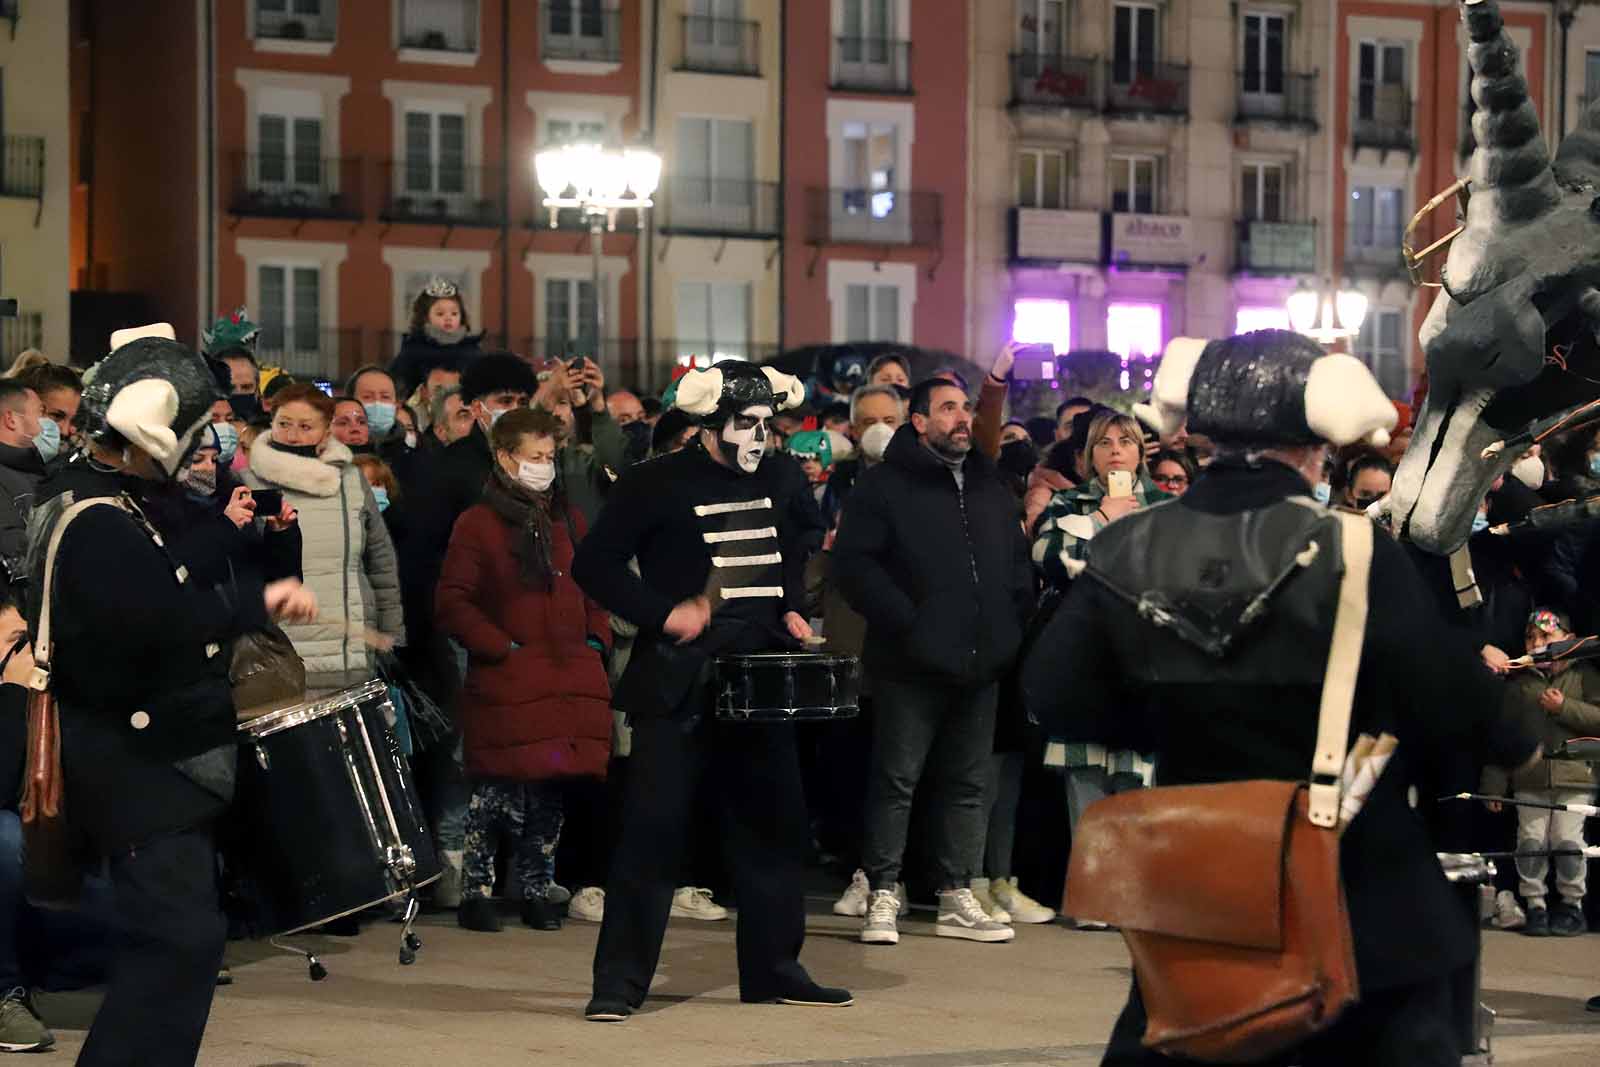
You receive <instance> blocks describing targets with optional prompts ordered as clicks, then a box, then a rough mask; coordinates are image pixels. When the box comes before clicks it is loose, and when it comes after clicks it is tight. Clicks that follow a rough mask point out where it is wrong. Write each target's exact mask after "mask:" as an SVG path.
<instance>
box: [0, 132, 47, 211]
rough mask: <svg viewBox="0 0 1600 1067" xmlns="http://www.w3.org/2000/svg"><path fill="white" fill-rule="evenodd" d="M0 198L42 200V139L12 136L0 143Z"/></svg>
mask: <svg viewBox="0 0 1600 1067" xmlns="http://www.w3.org/2000/svg"><path fill="white" fill-rule="evenodd" d="M0 196H14V197H19V198H21V199H25V200H42V199H44V138H43V137H12V136H7V137H6V138H4V141H3V143H0Z"/></svg>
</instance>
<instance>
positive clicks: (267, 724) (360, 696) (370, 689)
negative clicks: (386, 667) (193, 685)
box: [239, 679, 389, 741]
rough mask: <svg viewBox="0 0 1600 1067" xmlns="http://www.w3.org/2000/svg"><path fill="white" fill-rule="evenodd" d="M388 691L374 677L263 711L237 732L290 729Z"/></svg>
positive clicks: (255, 736) (267, 733) (260, 734)
mask: <svg viewBox="0 0 1600 1067" xmlns="http://www.w3.org/2000/svg"><path fill="white" fill-rule="evenodd" d="M388 691H389V687H388V686H386V685H384V683H383V682H382V681H380V680H378V679H374V680H372V681H370V682H364V683H363V684H361V685H358V686H353V687H351V688H349V689H345V690H342V691H340V692H338V693H335V694H334V695H333V696H330V697H323V698H322V699H321V700H316V701H311V702H308V703H305V704H296V705H295V706H294V707H292V708H283V709H281V710H279V711H274V712H271V713H270V714H267V715H263V716H261V717H260V718H259V719H252V720H250V721H249V722H247V723H245V724H244V725H242V726H240V727H239V733H240V734H241V735H242V736H243V737H244V738H246V739H248V740H252V741H259V740H261V739H262V738H264V737H271V736H272V735H273V734H278V733H282V732H283V731H285V730H292V729H294V728H295V727H296V726H304V725H305V724H306V723H308V722H315V721H316V720H318V719H323V718H327V717H328V716H329V715H337V714H338V713H339V712H341V711H344V710H345V709H347V708H353V707H360V706H361V705H362V704H365V703H366V702H367V701H369V700H371V699H372V698H373V697H376V696H383V695H387V693H388Z"/></svg>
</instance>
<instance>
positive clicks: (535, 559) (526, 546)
mask: <svg viewBox="0 0 1600 1067" xmlns="http://www.w3.org/2000/svg"><path fill="white" fill-rule="evenodd" d="M558 489H559V487H556V486H552V487H551V488H550V489H549V490H548V491H546V492H543V493H535V492H533V491H532V490H530V489H528V488H526V487H525V486H523V485H521V484H520V483H518V482H517V481H516V480H515V479H513V478H512V477H511V476H509V475H508V474H506V472H505V471H504V470H502V469H501V467H500V465H499V464H498V463H496V464H494V465H493V466H492V467H491V468H490V470H489V480H488V482H486V483H485V484H484V487H483V502H484V503H485V504H488V505H489V507H490V509H492V510H493V511H494V513H495V514H496V515H498V516H500V518H501V519H503V520H504V521H505V522H506V523H507V524H508V525H509V526H511V527H512V528H514V529H516V530H518V531H520V535H521V536H520V537H519V538H518V540H517V544H516V547H515V548H513V549H512V550H511V551H512V555H514V556H515V557H516V558H517V561H518V562H519V563H521V564H522V580H523V581H525V582H527V583H528V585H529V586H531V587H532V588H534V589H538V590H540V591H541V592H545V593H548V592H550V590H551V589H552V588H554V586H555V579H556V578H557V577H559V576H560V574H561V572H560V571H558V570H556V568H555V563H554V562H553V561H552V558H551V552H552V546H551V541H550V530H551V527H550V522H551V513H552V512H555V511H559V512H560V513H561V517H562V518H563V519H564V520H565V521H566V524H567V536H568V537H569V538H571V540H572V543H573V545H577V543H578V535H577V531H576V530H575V529H574V528H573V525H572V510H571V509H570V508H568V507H567V504H566V501H565V500H564V499H561V498H560V497H559V496H558V495H557V494H558Z"/></svg>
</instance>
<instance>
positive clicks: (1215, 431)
mask: <svg viewBox="0 0 1600 1067" xmlns="http://www.w3.org/2000/svg"><path fill="white" fill-rule="evenodd" d="M1190 343H1191V344H1193V345H1195V346H1197V349H1199V351H1200V354H1199V355H1198V358H1195V356H1194V351H1195V350H1191V351H1190V356H1189V358H1179V357H1178V356H1175V355H1174V350H1173V349H1172V348H1169V349H1168V354H1167V356H1166V357H1165V359H1164V360H1163V364H1162V368H1161V371H1160V373H1159V374H1158V375H1157V380H1156V383H1155V393H1156V400H1157V409H1156V410H1157V411H1158V413H1159V418H1160V419H1161V420H1162V421H1163V422H1164V425H1163V426H1162V427H1161V429H1162V431H1163V432H1164V433H1166V432H1170V431H1171V430H1172V429H1174V428H1176V426H1178V425H1180V424H1182V422H1183V420H1184V418H1185V417H1187V420H1188V428H1189V432H1190V433H1200V434H1204V435H1206V436H1207V437H1208V438H1210V439H1211V440H1213V441H1214V442H1216V444H1217V447H1218V449H1219V452H1218V456H1217V458H1216V460H1215V461H1214V462H1213V463H1212V464H1211V466H1209V467H1207V468H1206V470H1205V471H1204V472H1202V473H1201V475H1200V477H1199V479H1198V480H1196V482H1195V483H1194V485H1193V486H1191V487H1190V489H1189V491H1188V493H1187V494H1185V495H1184V496H1183V497H1181V498H1180V499H1178V500H1175V501H1172V502H1168V503H1164V504H1161V505H1158V506H1156V507H1151V508H1146V509H1144V510H1142V511H1139V512H1135V513H1134V514H1132V515H1129V516H1127V517H1125V518H1122V519H1119V520H1117V521H1116V522H1114V523H1112V524H1111V525H1110V526H1107V527H1106V528H1105V529H1103V530H1102V531H1100V533H1098V534H1097V535H1096V536H1095V539H1094V544H1093V547H1092V549H1091V552H1090V557H1089V566H1088V569H1087V570H1086V571H1085V572H1084V577H1081V578H1079V579H1078V581H1077V582H1076V583H1075V586H1074V589H1073V593H1072V595H1071V597H1069V598H1068V600H1067V601H1066V603H1065V604H1064V605H1063V607H1062V608H1061V610H1060V611H1059V612H1058V614H1057V615H1056V616H1055V618H1054V619H1052V620H1051V622H1050V624H1049V626H1048V628H1047V629H1046V630H1045V631H1044V633H1043V634H1042V635H1041V636H1040V638H1039V640H1038V643H1037V644H1036V645H1035V646H1034V649H1033V651H1032V653H1031V654H1030V655H1029V657H1028V661H1027V663H1026V664H1025V665H1024V671H1023V686H1024V693H1025V694H1026V697H1027V702H1028V704H1029V710H1030V711H1031V712H1034V713H1037V714H1038V715H1039V716H1040V717H1041V718H1043V719H1045V720H1046V722H1047V725H1049V726H1050V728H1051V732H1052V734H1054V735H1056V736H1060V737H1063V738H1065V739H1067V740H1069V741H1079V742H1089V743H1093V744H1102V745H1106V746H1108V747H1114V748H1125V749H1136V750H1138V751H1140V752H1145V753H1153V754H1154V755H1155V757H1156V768H1157V771H1156V779H1157V784H1158V785H1188V784H1199V783H1212V782H1231V781H1241V780H1245V779H1258V778H1268V779H1278V780H1290V781H1294V780H1304V779H1306V778H1307V777H1308V775H1309V773H1310V769H1311V765H1312V749H1313V747H1314V745H1315V740H1316V733H1317V723H1318V709H1319V706H1320V701H1321V693H1322V683H1323V679H1324V677H1325V672H1326V669H1327V657H1328V654H1329V646H1330V641H1331V639H1332V626H1333V617H1334V609H1335V605H1336V603H1337V601H1338V597H1339V574H1340V571H1341V568H1340V566H1339V556H1338V554H1337V553H1338V551H1339V550H1338V548H1337V546H1338V545H1339V544H1340V543H1341V542H1340V537H1339V531H1338V527H1337V520H1336V519H1335V517H1334V516H1332V515H1330V514H1329V513H1328V512H1327V511H1326V510H1325V509H1324V508H1322V507H1321V506H1319V505H1317V504H1315V503H1314V502H1313V501H1312V499H1311V486H1312V484H1313V483H1314V482H1316V481H1317V480H1318V479H1319V478H1320V477H1321V471H1322V464H1323V459H1324V457H1325V455H1326V453H1327V445H1328V444H1330V443H1331V444H1334V445H1338V446H1344V445H1348V444H1353V443H1355V442H1357V441H1363V440H1367V441H1371V442H1372V443H1374V444H1381V443H1383V442H1384V441H1386V440H1387V429H1388V428H1389V427H1390V426H1392V425H1393V423H1394V411H1393V407H1392V405H1390V404H1389V402H1388V400H1387V399H1386V398H1385V397H1384V395H1383V392H1382V390H1381V389H1379V388H1378V385H1377V382H1376V381H1375V380H1373V379H1372V376H1371V374H1370V372H1368V371H1367V370H1366V368H1365V367H1364V366H1363V365H1362V364H1360V363H1359V362H1357V361H1356V360H1355V359H1354V358H1353V357H1350V356H1347V355H1331V356H1330V355H1324V353H1323V352H1322V350H1321V348H1320V347H1319V346H1318V345H1317V344H1316V342H1314V341H1311V340H1309V339H1307V338H1305V337H1302V336H1300V335H1298V334H1292V333H1289V332H1288V331H1278V330H1266V331H1260V332H1257V333H1253V334H1245V335H1243V336H1240V337H1233V338H1229V339H1227V340H1223V341H1215V342H1211V343H1210V344H1203V343H1201V342H1190ZM1202 345H1203V347H1201V346H1202ZM1313 368H1316V371H1315V374H1313ZM1313 427H1315V429H1313ZM1312 543H1315V544H1317V546H1318V551H1317V552H1314V553H1311V552H1308V549H1309V546H1310V545H1311V544H1312ZM1325 545H1333V546H1335V547H1334V548H1333V550H1332V551H1330V552H1327V553H1323V552H1322V551H1321V548H1322V547H1323V546H1325ZM1319 556H1320V557H1321V558H1322V560H1323V562H1322V563H1321V564H1319V565H1317V566H1313V564H1314V563H1316V561H1317V559H1318V557H1319ZM1286 565H1287V567H1288V569H1287V570H1285V569H1284V567H1285V566H1286ZM1284 574H1288V575H1289V577H1288V578H1287V579H1286V580H1284V579H1283V578H1282V575H1284ZM1367 584H1368V597H1369V608H1368V611H1367V616H1366V629H1365V637H1364V644H1363V648H1362V656H1361V666H1360V672H1359V675H1358V678H1357V684H1356V692H1355V702H1354V707H1353V709H1352V713H1351V737H1352V738H1353V737H1355V736H1356V735H1357V734H1359V733H1367V734H1371V735H1372V736H1374V737H1376V736H1379V735H1380V734H1382V733H1385V732H1387V733H1390V734H1393V735H1395V736H1396V737H1398V738H1399V746H1398V748H1397V749H1396V751H1395V753H1394V756H1393V757H1392V758H1391V760H1390V762H1389V765H1388V767H1387V769H1386V770H1385V771H1384V773H1383V774H1382V776H1381V777H1380V778H1379V780H1378V782H1377V785H1376V786H1375V788H1374V789H1373V791H1372V793H1371V795H1370V797H1369V798H1368V799H1367V801H1366V804H1365V807H1364V808H1363V809H1362V810H1361V811H1360V813H1359V814H1358V815H1357V816H1356V817H1355V819H1354V821H1352V822H1351V823H1350V825H1349V827H1348V829H1346V830H1345V831H1344V833H1343V836H1342V838H1341V842H1340V856H1341V873H1342V875H1343V881H1344V886H1345V893H1346V899H1347V902H1348V907H1349V915H1350V924H1351V930H1352V934H1353V936H1354V942H1355V957H1356V969H1357V974H1358V977H1359V985H1360V991H1361V1002H1360V1003H1359V1004H1358V1005H1356V1006H1355V1007H1354V1008H1352V1009H1350V1010H1349V1011H1348V1012H1347V1013H1346V1014H1345V1015H1344V1016H1343V1017H1342V1018H1341V1019H1340V1020H1339V1021H1338V1022H1337V1023H1336V1024H1335V1025H1334V1026H1332V1027H1331V1028H1329V1029H1328V1030H1326V1031H1324V1032H1323V1033H1321V1034H1319V1035H1317V1036H1316V1037H1315V1038H1313V1039H1312V1040H1311V1041H1309V1042H1307V1043H1305V1044H1304V1045H1303V1046H1301V1047H1299V1048H1297V1049H1294V1050H1292V1051H1291V1053H1289V1054H1286V1055H1284V1056H1283V1057H1282V1058H1281V1059H1273V1060H1271V1061H1270V1062H1271V1063H1273V1064H1277V1063H1296V1064H1304V1065H1306V1067H1333V1065H1339V1067H1345V1065H1349V1064H1357V1063H1359V1064H1362V1065H1364V1067H1435V1065H1441V1067H1442V1065H1446V1064H1458V1063H1460V1059H1461V1045H1460V1039H1459V1037H1458V1035H1457V1033H1456V1032H1455V1029H1454V1024H1453V1021H1452V1012H1453V1010H1454V1006H1453V1004H1452V1001H1451V985H1450V980H1449V979H1450V975H1451V974H1452V972H1454V971H1456V970H1458V969H1460V968H1463V967H1465V966H1468V965H1470V963H1471V962H1472V960H1473V958H1474V948H1475V932H1474V927H1475V924H1476V921H1477V916H1476V911H1475V909H1474V908H1470V907H1467V906H1464V904H1463V902H1462V901H1461V899H1460V898H1459V896H1457V895H1456V893H1455V892H1454V891H1453V890H1452V889H1451V888H1450V886H1449V885H1448V884H1447V883H1446V881H1445V878H1444V875H1443V873H1442V871H1441V870H1440V867H1439V862H1438V859H1437V857H1436V855H1435V852H1436V849H1437V846H1436V844H1435V843H1434V841H1433V840H1432V839H1431V838H1430V836H1429V834H1428V830H1427V828H1426V826H1425V825H1424V823H1423V820H1422V818H1421V817H1420V815H1419V814H1418V812H1417V811H1416V810H1415V808H1414V807H1413V806H1412V804H1411V803H1410V802H1409V801H1408V796H1407V794H1408V790H1409V789H1417V790H1418V791H1419V792H1423V791H1425V790H1426V788H1427V787H1426V785H1425V784H1421V783H1425V782H1426V779H1427V777H1428V776H1429V773H1430V772H1431V766H1430V765H1432V764H1434V763H1435V762H1437V761H1438V759H1439V758H1440V757H1441V756H1449V755H1452V754H1453V753H1455V752H1457V751H1470V752H1472V753H1473V754H1474V755H1475V756H1476V758H1477V762H1478V763H1480V764H1481V763H1482V762H1484V761H1485V760H1488V761H1492V762H1494V763H1498V764H1503V765H1506V766H1517V765H1519V764H1522V763H1524V761H1526V760H1528V759H1529V757H1530V756H1533V755H1536V754H1537V742H1536V740H1535V738H1534V737H1533V735H1531V734H1530V733H1527V732H1526V729H1525V727H1524V726H1523V725H1522V724H1521V723H1519V722H1517V721H1515V720H1511V719H1507V718H1503V717H1502V716H1501V714H1500V703H1499V699H1498V695H1499V694H1498V687H1497V686H1496V685H1495V684H1494V682H1493V680H1492V678H1491V677H1490V675H1489V673H1488V671H1487V669H1486V668H1485V667H1484V666H1483V665H1482V664H1481V663H1480V662H1479V659H1478V655H1477V653H1476V651H1475V650H1474V648H1473V647H1472V645H1471V644H1470V643H1468V642H1466V641H1463V640H1461V639H1460V636H1461V635H1460V633H1459V632H1458V631H1456V630H1453V629H1451V628H1449V627H1447V626H1446V625H1444V623H1443V622H1442V620H1441V619H1440V618H1439V617H1438V615H1437V613H1436V612H1435V610H1434V609H1433V606H1432V603H1431V601H1432V599H1433V598H1432V597H1430V596H1429V594H1428V592H1427V591H1426V590H1425V589H1424V588H1423V586H1422V583H1421V581H1420V580H1419V578H1418V575H1417V572H1416V570H1415V569H1414V568H1413V567H1412V565H1411V563H1410V561H1409V560H1408V559H1407V558H1406V554H1405V550H1404V549H1403V548H1402V547H1401V546H1400V545H1399V544H1397V543H1396V542H1395V541H1393V540H1392V539H1391V538H1388V537H1385V536H1383V535H1382V534H1379V535H1377V536H1375V537H1374V538H1373V552H1372V569H1371V575H1370V577H1369V580H1368V583H1367ZM1263 604H1265V606H1266V607H1265V616H1264V617H1260V612H1259V610H1258V609H1260V607H1261V606H1262V605H1263ZM1247 605H1248V608H1249V609H1250V610H1248V611H1247V610H1245V609H1246V606H1247ZM1257 617H1260V621H1259V622H1255V621H1254V620H1255V619H1256V618H1257ZM1218 642H1222V644H1221V645H1220V646H1219V644H1218ZM1219 647H1220V648H1222V649H1223V650H1222V651H1219ZM1424 795H1432V794H1429V793H1427V792H1424ZM1217 861H1218V862H1219V863H1226V862H1227V860H1226V857H1224V856H1218V857H1217ZM1140 888H1142V889H1144V890H1145V891H1154V890H1155V887H1140ZM1145 1020H1146V1016H1145V1007H1144V1003H1143V1001H1142V999H1141V997H1140V993H1139V987H1138V985H1137V984H1135V986H1134V988H1133V990H1132V992H1131V994H1130V996H1129V1000H1128V1004H1127V1007H1126V1008H1125V1009H1124V1011H1123V1013H1122V1016H1121V1018H1120V1019H1119V1020H1118V1021H1117V1024H1116V1028H1115V1030H1114V1031H1113V1032H1112V1035H1111V1040H1110V1043H1109V1045H1108V1047H1107V1049H1106V1054H1105V1059H1104V1060H1103V1061H1102V1063H1104V1064H1107V1065H1114V1067H1158V1065H1162V1064H1168V1063H1170V1062H1172V1061H1171V1060H1169V1059H1167V1058H1166V1057H1165V1056H1163V1055H1161V1054H1159V1053H1156V1052H1154V1051H1151V1050H1148V1049H1145V1048H1144V1047H1143V1046H1142V1039H1143V1036H1144V1030H1145Z"/></svg>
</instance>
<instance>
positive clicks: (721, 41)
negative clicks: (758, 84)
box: [684, 0, 744, 62]
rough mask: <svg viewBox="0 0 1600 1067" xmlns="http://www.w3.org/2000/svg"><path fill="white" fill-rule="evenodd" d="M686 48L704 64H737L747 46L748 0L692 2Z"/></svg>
mask: <svg viewBox="0 0 1600 1067" xmlns="http://www.w3.org/2000/svg"><path fill="white" fill-rule="evenodd" d="M684 47H685V48H687V49H688V50H689V55H690V56H692V57H694V58H696V59H699V60H702V61H706V60H721V61H725V62H736V61H737V60H738V59H739V58H740V55H741V51H742V49H743V47H744V0H689V17H688V21H687V22H686V23H685V24H684Z"/></svg>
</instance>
